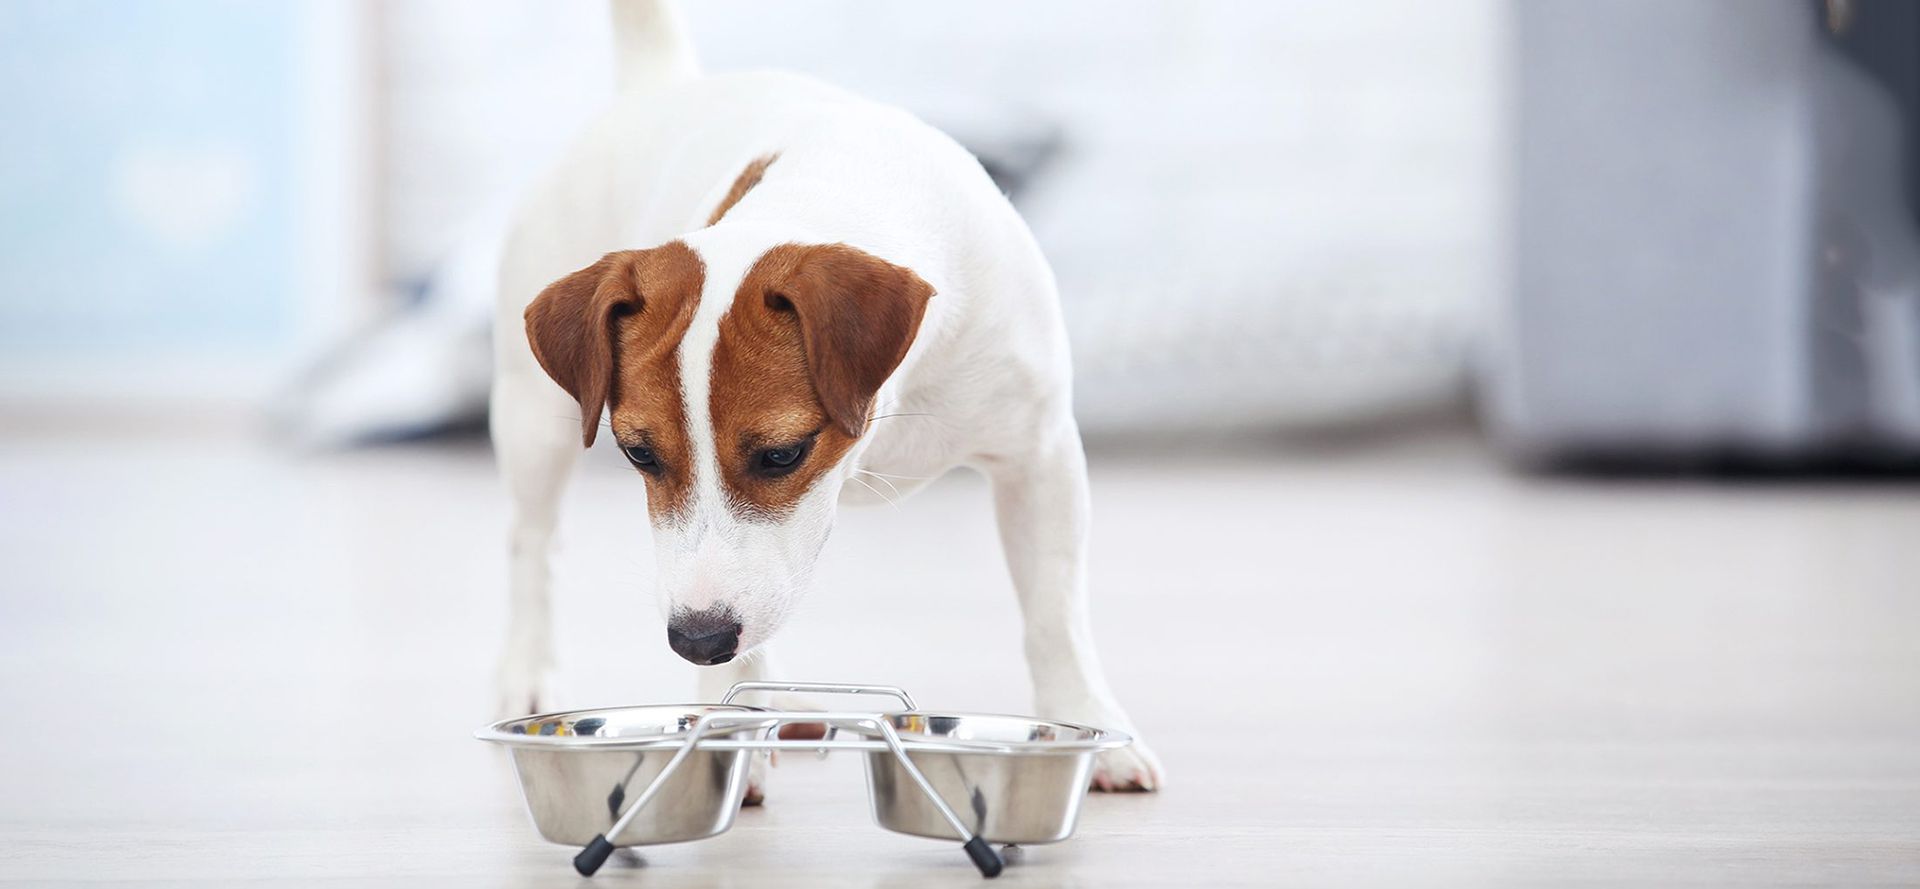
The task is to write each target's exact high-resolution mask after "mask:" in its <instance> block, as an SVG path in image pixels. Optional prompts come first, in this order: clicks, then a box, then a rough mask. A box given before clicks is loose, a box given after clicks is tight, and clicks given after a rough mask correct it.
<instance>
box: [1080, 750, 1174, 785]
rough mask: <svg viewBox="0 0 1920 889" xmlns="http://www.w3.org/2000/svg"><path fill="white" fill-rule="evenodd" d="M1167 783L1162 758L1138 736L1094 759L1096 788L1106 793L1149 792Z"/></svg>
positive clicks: (1094, 783) (1094, 782)
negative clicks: (1161, 764)
mask: <svg viewBox="0 0 1920 889" xmlns="http://www.w3.org/2000/svg"><path fill="white" fill-rule="evenodd" d="M1164 786H1166V776H1165V775H1164V774H1163V773H1162V772H1161V770H1160V760H1159V758H1158V757H1156V756H1154V755H1153V751H1152V750H1151V749H1149V748H1148V747H1147V745H1146V744H1144V743H1142V742H1141V741H1140V739H1138V738H1135V739H1134V741H1133V743H1132V744H1129V745H1127V746H1125V747H1122V748H1120V749H1119V750H1109V751H1107V752H1105V753H1102V754H1100V755H1099V756H1098V757H1097V758H1095V759H1094V762H1093V789H1094V790H1097V791H1101V792H1103V793H1147V792H1152V791H1155V790H1159V789H1160V788H1161V787H1164Z"/></svg>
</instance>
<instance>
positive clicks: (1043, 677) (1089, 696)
mask: <svg viewBox="0 0 1920 889" xmlns="http://www.w3.org/2000/svg"><path fill="white" fill-rule="evenodd" d="M981 468H982V469H984V470H985V471H986V473H987V476H988V477H989V478H990V479H991V480H992V483H993V502H994V511H995V514H996V517H997V518H998V520H999V525H1000V543H1001V547H1002V548H1003V549H1004V550H1005V551H1006V555H1007V568H1008V570H1009V571H1010V572H1011V573H1012V575H1013V585H1014V589H1015V591H1016V592H1017V593H1018V594H1019V597H1020V612H1021V615H1022V616H1023V617H1024V618H1025V623H1026V639H1025V642H1026V654H1027V669H1028V671H1029V672H1030V673H1031V674H1032V676H1033V693H1034V707H1035V709H1036V710H1037V711H1038V713H1039V715H1041V716H1043V717H1047V718H1051V719H1059V720H1063V721H1067V722H1077V723H1082V724H1086V725H1092V726H1096V727H1099V728H1108V729H1117V730H1120V731H1125V732H1129V733H1133V725H1132V722H1131V721H1130V720H1128V719H1127V716H1126V713H1125V712H1123V711H1122V710H1121V709H1120V705H1119V704H1118V703H1117V702H1116V701H1115V700H1114V697H1113V693H1112V692H1111V691H1109V690H1108V689H1107V681H1106V677H1105V676H1104V675H1103V674H1102V673H1101V670H1100V659H1099V657H1098V655H1096V654H1095V652H1094V645H1093V625H1092V622H1091V620H1090V619H1089V615H1088V612H1087V561H1086V558H1087V555H1086V554H1087V531H1088V524H1089V517H1088V513H1089V509H1090V507H1089V502H1088V496H1087V462H1086V456H1085V454H1084V452H1083V451H1082V450H1081V446H1080V430H1079V427H1078V426H1077V425H1076V424H1075V423H1074V421H1073V419H1072V417H1071V416H1064V417H1061V418H1059V419H1058V420H1056V421H1053V422H1050V423H1048V424H1046V425H1045V426H1044V427H1043V431H1042V432H1041V433H1040V434H1039V436H1038V438H1036V439H1035V440H1034V442H1033V445H1032V447H1031V449H1029V450H1026V451H1025V452H1023V453H1016V454H1003V455H997V456H992V457H989V458H986V459H984V460H983V461H982V467H981ZM1161 783H1162V774H1161V770H1160V763H1159V761H1158V760H1157V759H1156V758H1155V757H1154V755H1153V752H1152V751H1151V750H1149V749H1148V748H1147V746H1146V744H1145V743H1144V742H1142V741H1141V740H1140V739H1139V736H1138V735H1137V734H1135V737H1134V743H1133V744H1132V745H1131V746H1129V747H1124V748H1121V749H1119V750H1115V751H1112V752H1109V753H1104V754H1101V756H1100V759H1099V762H1098V763H1097V764H1096V765H1095V767H1094V774H1093V786H1094V788H1095V789H1097V790H1154V789H1157V788H1158V787H1160V785H1161Z"/></svg>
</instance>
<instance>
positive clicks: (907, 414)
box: [867, 411, 933, 423]
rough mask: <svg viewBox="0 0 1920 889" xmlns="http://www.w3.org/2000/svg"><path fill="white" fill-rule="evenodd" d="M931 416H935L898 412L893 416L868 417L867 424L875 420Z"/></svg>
mask: <svg viewBox="0 0 1920 889" xmlns="http://www.w3.org/2000/svg"><path fill="white" fill-rule="evenodd" d="M931 416H933V415H932V414H928V413H922V412H920V411H897V412H895V413H891V414H880V415H879V416H875V417H868V418H867V422H869V423H871V422H873V421H875V420H891V419H893V418H894V417H931Z"/></svg>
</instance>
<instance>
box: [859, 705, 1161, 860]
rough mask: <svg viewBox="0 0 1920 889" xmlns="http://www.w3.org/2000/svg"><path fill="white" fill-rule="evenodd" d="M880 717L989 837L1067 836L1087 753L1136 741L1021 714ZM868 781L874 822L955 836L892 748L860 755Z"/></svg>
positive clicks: (1089, 758) (963, 815) (1083, 789)
mask: <svg viewBox="0 0 1920 889" xmlns="http://www.w3.org/2000/svg"><path fill="white" fill-rule="evenodd" d="M885 718H886V720H887V721H888V722H889V723H891V724H892V726H893V728H894V731H895V732H897V733H898V734H899V736H900V740H901V741H902V742H903V744H904V745H905V747H906V750H907V756H908V757H909V758H910V759H912V760H913V764H914V765H915V766H916V767H918V768H919V769H920V771H921V773H922V774H924V775H926V777H927V780H928V782H929V783H931V784H932V785H933V788H934V791H935V792H936V793H938V794H940V797H941V799H943V800H945V801H946V803H947V805H948V806H949V807H951V808H952V809H953V811H954V812H955V813H956V814H958V815H959V816H960V819H961V820H962V821H964V822H966V823H967V825H968V826H969V827H971V828H972V829H973V832H974V833H975V834H978V835H979V836H981V837H984V838H985V839H986V840H988V841H989V842H994V843H1020V844H1036V843H1055V842H1059V841H1061V840H1064V839H1066V838H1067V837H1069V836H1072V835H1073V826H1074V823H1075V821H1077V820H1078V819H1079V816H1080V801H1081V800H1083V799H1085V798H1086V795H1087V782H1088V780H1089V778H1090V777H1091V775H1092V772H1093V758H1094V756H1095V755H1096V754H1098V753H1100V752H1101V751H1103V750H1112V749H1114V748H1117V747H1124V746H1126V745H1127V744H1130V743H1132V741H1133V739H1132V738H1130V737H1128V736H1127V735H1125V734H1123V733H1120V732H1111V731H1103V730H1101V729H1096V728H1088V727H1087V726H1083V725H1073V724H1070V723H1064V722H1047V721H1043V720H1037V719H1030V718H1028V717H1024V716H990V715H984V714H974V713H929V712H922V711H917V710H916V711H912V712H907V713H891V714H887V716H886V717H885ZM867 785H868V790H869V791H870V794H871V796H872V799H873V818H874V820H875V821H878V822H879V823H880V826H881V827H884V828H886V829H888V830H892V831H897V832H899V833H908V834H913V835H915V836H923V837H932V838H935V839H942V840H948V839H953V833H954V831H953V827H952V826H951V825H949V824H948V823H947V820H946V819H945V818H944V817H942V816H941V814H940V812H939V810H938V809H936V808H935V807H934V805H933V803H932V802H931V801H929V800H928V799H927V797H926V794H924V793H922V792H921V791H920V788H919V787H918V786H917V785H916V784H915V783H914V782H913V779H912V778H911V777H910V776H909V775H908V774H907V772H906V770H905V769H903V768H901V766H900V761H899V760H898V759H897V758H896V757H895V756H894V754H893V753H892V752H890V751H887V750H878V751H872V752H869V753H868V754H867Z"/></svg>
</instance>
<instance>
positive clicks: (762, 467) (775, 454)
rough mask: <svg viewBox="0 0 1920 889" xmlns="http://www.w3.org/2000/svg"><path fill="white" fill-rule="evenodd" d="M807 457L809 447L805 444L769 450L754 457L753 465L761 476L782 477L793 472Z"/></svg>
mask: <svg viewBox="0 0 1920 889" xmlns="http://www.w3.org/2000/svg"><path fill="white" fill-rule="evenodd" d="M806 456H807V446H806V445H803V444H798V445H786V446H784V447H778V448H767V449H766V450H764V451H761V452H760V453H758V454H755V455H754V456H753V465H754V468H755V469H756V470H758V471H759V472H760V474H761V475H769V476H782V475H786V474H787V473H789V472H792V471H793V470H794V469H795V468H797V467H798V466H799V465H800V461H801V460H802V459H805V458H806Z"/></svg>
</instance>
